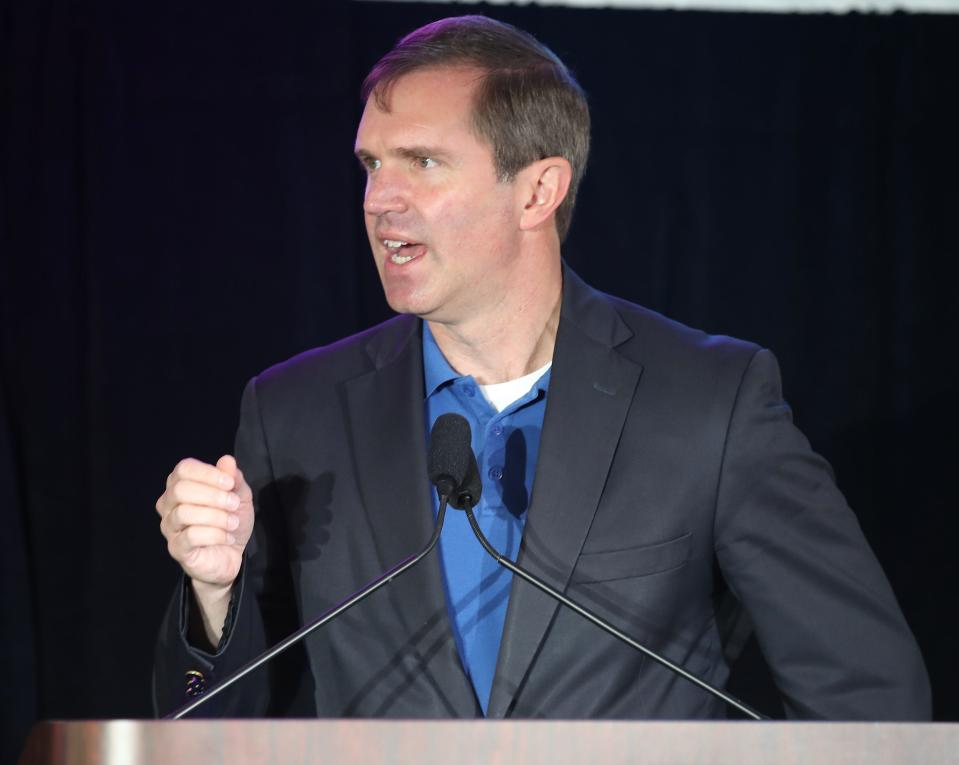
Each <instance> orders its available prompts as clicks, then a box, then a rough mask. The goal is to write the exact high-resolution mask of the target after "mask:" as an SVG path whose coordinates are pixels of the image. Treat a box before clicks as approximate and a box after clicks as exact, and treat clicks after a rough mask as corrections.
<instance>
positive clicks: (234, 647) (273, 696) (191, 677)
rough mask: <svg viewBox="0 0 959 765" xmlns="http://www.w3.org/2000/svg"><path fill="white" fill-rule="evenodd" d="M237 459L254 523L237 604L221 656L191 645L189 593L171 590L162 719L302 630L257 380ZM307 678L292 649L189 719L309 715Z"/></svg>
mask: <svg viewBox="0 0 959 765" xmlns="http://www.w3.org/2000/svg"><path fill="white" fill-rule="evenodd" d="M236 458H237V463H238V465H239V466H240V469H241V470H242V471H243V474H244V477H245V478H246V481H247V482H248V483H249V484H250V487H251V488H252V490H253V505H254V509H255V513H256V515H255V522H254V530H253V536H252V538H251V539H250V542H249V544H248V545H247V549H246V554H245V559H244V564H243V567H242V569H241V572H240V576H239V577H238V579H237V582H236V584H235V585H234V592H233V602H232V604H231V609H230V616H229V617H228V618H227V630H226V632H225V633H224V637H223V639H222V640H221V641H220V645H219V646H218V647H217V651H216V653H213V654H211V653H207V652H205V651H202V650H199V649H198V648H195V647H193V646H191V645H190V644H189V641H188V639H187V635H188V634H189V633H188V628H189V624H188V619H189V613H190V602H189V598H190V597H191V595H190V588H189V583H188V582H187V581H186V579H185V577H184V578H183V579H182V580H181V582H180V583H179V585H178V586H177V589H176V591H175V592H174V595H173V598H172V600H171V602H170V605H169V608H168V609H167V612H166V615H165V617H164V620H163V623H162V624H161V627H160V635H159V639H158V641H157V646H156V655H155V663H154V675H153V703H154V710H155V712H156V714H157V715H165V714H168V713H169V712H171V711H173V710H175V709H178V708H179V707H180V706H182V705H184V704H186V703H187V702H189V701H191V700H192V698H193V696H195V695H196V694H197V693H202V692H204V691H205V690H208V689H209V688H211V687H212V686H214V685H215V684H216V683H217V682H219V681H221V680H223V679H224V678H225V677H227V676H229V675H230V674H231V673H233V672H235V671H236V670H238V669H239V668H241V667H242V666H243V665H244V664H246V663H247V662H248V661H250V660H251V659H253V658H255V657H256V656H257V655H259V654H260V653H261V652H262V651H264V650H265V649H266V648H267V647H268V646H270V645H273V644H274V643H277V642H279V641H280V640H282V639H283V638H284V637H286V636H287V635H289V634H291V633H292V632H294V631H295V630H296V629H297V627H298V626H299V617H298V614H297V609H296V605H295V602H294V597H293V587H292V582H291V577H290V567H289V556H288V552H287V550H288V548H287V533H286V525H285V522H284V518H283V513H282V507H281V506H280V503H279V501H278V492H277V486H276V480H275V478H274V476H273V472H272V468H271V463H270V455H269V448H268V445H267V440H266V436H265V432H264V428H263V424H262V419H261V412H260V407H259V403H258V400H257V388H256V379H254V380H251V381H250V383H249V384H248V385H247V386H246V389H245V391H244V393H243V402H242V405H241V414H240V425H239V428H238V430H237V436H236ZM308 681H309V672H308V671H307V669H306V666H305V657H304V652H303V650H302V647H299V646H294V647H293V648H291V649H288V650H287V651H286V652H285V653H284V654H282V655H280V656H279V657H276V658H274V659H273V660H271V661H270V662H269V663H268V664H267V665H265V666H264V667H261V668H259V669H257V670H255V671H254V672H252V673H251V674H249V675H247V676H246V677H244V678H243V679H241V680H240V681H239V682H238V683H236V684H235V685H234V686H232V687H231V688H229V689H228V690H226V691H224V692H223V693H220V694H219V695H217V696H215V697H214V698H212V699H211V700H210V701H209V702H208V703H206V704H204V705H203V706H201V707H199V708H198V709H197V710H196V711H195V712H192V713H191V714H190V716H191V717H258V716H270V717H281V716H286V715H311V714H312V713H311V710H310V708H309V707H310V705H311V704H312V698H311V694H310V688H309V682H308Z"/></svg>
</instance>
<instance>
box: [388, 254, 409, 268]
mask: <svg viewBox="0 0 959 765" xmlns="http://www.w3.org/2000/svg"><path fill="white" fill-rule="evenodd" d="M411 260H413V256H412V255H400V254H399V253H394V254H393V255H390V261H392V262H393V263H396V265H398V266H402V265H403V264H404V263H409V262H410V261H411Z"/></svg>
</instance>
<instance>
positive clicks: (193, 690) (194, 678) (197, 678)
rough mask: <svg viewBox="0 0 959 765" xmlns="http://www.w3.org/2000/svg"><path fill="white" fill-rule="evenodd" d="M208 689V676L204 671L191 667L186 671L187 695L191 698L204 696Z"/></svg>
mask: <svg viewBox="0 0 959 765" xmlns="http://www.w3.org/2000/svg"><path fill="white" fill-rule="evenodd" d="M204 691H206V678H205V677H203V673H202V672H200V671H199V670H196V669H191V670H189V671H188V672H187V673H186V695H187V696H189V697H190V698H193V697H194V696H202V695H203V692H204Z"/></svg>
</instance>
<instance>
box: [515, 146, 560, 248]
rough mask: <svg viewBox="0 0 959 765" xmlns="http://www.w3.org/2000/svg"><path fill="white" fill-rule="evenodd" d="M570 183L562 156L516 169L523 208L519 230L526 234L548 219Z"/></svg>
mask: <svg viewBox="0 0 959 765" xmlns="http://www.w3.org/2000/svg"><path fill="white" fill-rule="evenodd" d="M572 180H573V168H572V167H570V164H569V162H568V161H567V160H565V159H563V158H562V157H546V159H541V160H539V161H537V162H533V163H532V164H530V165H527V166H526V167H524V168H523V169H522V170H520V172H519V173H518V174H517V176H516V189H517V192H518V193H519V194H520V199H519V200H518V201H519V202H520V203H521V204H522V206H523V211H522V214H521V217H520V228H521V229H522V230H524V231H529V230H531V229H534V228H537V227H538V226H541V225H542V224H543V223H545V222H547V221H548V220H550V219H551V218H552V216H553V214H554V213H555V212H556V208H557V207H559V205H560V203H561V202H562V201H563V200H564V199H566V192H567V191H569V184H570V182H571V181H572Z"/></svg>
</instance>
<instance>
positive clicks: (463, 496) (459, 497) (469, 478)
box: [450, 420, 483, 510]
mask: <svg viewBox="0 0 959 765" xmlns="http://www.w3.org/2000/svg"><path fill="white" fill-rule="evenodd" d="M464 422H465V420H464ZM466 427H467V428H468V427H469V423H466ZM482 495H483V481H482V479H481V478H480V474H479V466H478V465H477V464H476V455H475V454H474V453H473V450H472V449H470V450H469V467H467V469H466V477H465V478H464V479H463V481H462V483H461V484H460V485H459V486H458V487H457V488H456V489H455V490H454V491H453V494H452V495H451V496H450V504H451V505H452V506H453V507H455V508H456V509H457V510H465V509H466V508H467V507H470V508H473V507H476V505H478V504H479V501H480V497H481V496H482Z"/></svg>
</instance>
